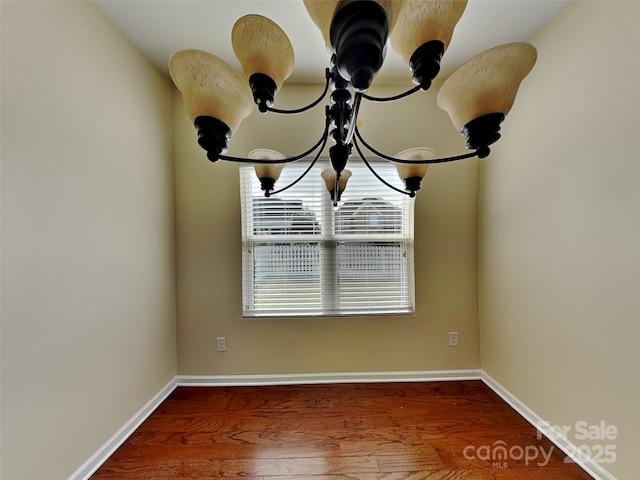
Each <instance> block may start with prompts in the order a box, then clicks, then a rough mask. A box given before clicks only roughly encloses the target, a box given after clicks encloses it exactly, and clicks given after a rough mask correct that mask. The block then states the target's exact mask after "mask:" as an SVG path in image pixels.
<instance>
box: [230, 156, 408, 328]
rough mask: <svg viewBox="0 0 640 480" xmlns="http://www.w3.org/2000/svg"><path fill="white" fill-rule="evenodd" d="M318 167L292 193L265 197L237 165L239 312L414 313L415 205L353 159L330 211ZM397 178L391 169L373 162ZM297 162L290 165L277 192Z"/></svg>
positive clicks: (249, 172) (292, 175) (247, 171)
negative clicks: (346, 180) (349, 173)
mask: <svg viewBox="0 0 640 480" xmlns="http://www.w3.org/2000/svg"><path fill="white" fill-rule="evenodd" d="M319 163H320V164H323V165H321V166H320V168H316V169H314V170H317V171H315V172H314V171H313V170H312V172H311V173H310V174H309V175H308V176H307V177H306V178H305V179H303V180H302V181H301V182H300V183H299V184H298V185H297V186H296V187H294V188H292V189H290V190H287V191H286V192H283V193H282V194H280V195H278V196H277V197H269V198H265V197H263V195H262V193H263V192H261V190H260V185H259V182H258V180H257V179H256V178H255V174H254V172H253V168H251V166H241V168H240V172H241V202H242V238H243V302H244V308H243V311H244V315H245V316H255V317H262V316H327V315H331V316H340V315H353V314H356V315H388V314H407V313H412V312H413V304H414V293H413V292H414V287H413V281H414V276H413V257H412V254H411V253H412V248H413V200H411V199H409V198H408V197H406V196H404V195H402V194H399V193H396V192H393V191H392V190H390V189H389V188H387V187H386V186H384V185H382V184H381V183H379V182H378V180H377V179H375V178H374V177H373V176H372V175H371V174H370V172H368V170H367V169H366V167H365V166H364V165H363V164H361V163H354V164H353V165H352V164H351V163H350V164H349V167H348V168H349V169H350V170H351V171H352V172H353V175H352V177H351V179H350V181H349V184H348V186H347V190H346V191H345V192H344V194H343V196H342V199H341V202H340V205H339V206H338V207H337V208H333V207H332V206H331V202H330V200H329V195H328V192H327V191H326V188H325V186H324V182H323V181H322V180H321V179H320V175H319V172H320V171H321V170H322V169H323V168H326V167H327V166H328V165H327V161H326V160H323V161H320V162H319ZM374 165H375V167H374V168H376V169H377V170H378V171H379V173H381V174H382V175H383V176H384V177H385V178H387V179H395V180H393V181H394V182H396V184H397V186H398V187H399V188H401V187H402V185H401V182H400V181H399V180H398V179H397V175H396V173H395V168H394V167H393V166H391V165H390V164H389V163H387V162H374ZM303 168H306V167H305V165H304V164H301V163H296V164H293V165H288V166H287V167H286V168H285V169H284V170H283V172H282V174H281V177H280V179H279V181H278V185H277V187H276V188H281V187H282V186H284V185H287V184H288V183H290V182H291V181H293V180H294V179H296V178H297V177H298V176H299V175H300V173H301V172H302V169H303Z"/></svg>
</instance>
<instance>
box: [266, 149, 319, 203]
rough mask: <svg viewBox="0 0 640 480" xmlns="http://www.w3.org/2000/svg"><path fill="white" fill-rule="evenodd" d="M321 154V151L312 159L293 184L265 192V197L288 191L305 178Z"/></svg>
mask: <svg viewBox="0 0 640 480" xmlns="http://www.w3.org/2000/svg"><path fill="white" fill-rule="evenodd" d="M321 153H322V150H320V151H319V152H318V154H317V155H316V156H315V157H314V159H313V161H312V162H311V163H310V164H309V166H308V167H307V168H306V170H305V171H304V172H302V175H300V176H299V177H298V178H296V179H295V180H294V181H293V182H291V183H290V184H289V185H287V186H286V187H282V188H281V189H280V190H275V191H273V192H267V193H265V196H267V197H270V196H271V195H277V194H279V193H282V192H284V191H285V190H289V189H290V188H291V187H293V186H294V185H296V184H297V183H298V182H299V181H300V180H302V179H303V178H304V177H306V176H307V173H309V172H310V171H311V169H312V168H313V167H314V165H315V164H316V162H317V161H318V159H319V158H320V154H321Z"/></svg>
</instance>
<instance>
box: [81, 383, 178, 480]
mask: <svg viewBox="0 0 640 480" xmlns="http://www.w3.org/2000/svg"><path fill="white" fill-rule="evenodd" d="M177 384H178V383H177V377H173V378H172V379H171V380H170V381H169V383H167V384H166V385H165V386H164V387H163V388H162V389H161V390H160V391H159V392H158V393H156V394H155V395H154V396H153V398H152V399H151V400H149V401H148V402H147V403H146V404H145V405H144V407H142V408H141V409H140V410H139V411H138V413H136V414H135V415H134V416H133V417H131V419H130V420H129V421H128V422H127V423H125V424H124V425H123V426H122V428H120V430H118V431H117V432H116V433H115V434H114V435H113V436H112V437H111V438H110V439H109V440H107V441H106V443H105V444H104V445H102V447H100V448H99V449H98V451H96V453H94V454H93V455H92V456H91V458H89V459H88V460H87V461H86V462H84V464H83V465H82V466H81V467H80V468H78V470H76V471H75V472H74V473H73V475H71V476H70V477H69V480H86V479H88V478H89V477H91V475H93V474H94V473H95V472H96V470H98V468H100V466H101V465H102V464H103V463H104V462H106V461H107V459H108V458H109V457H110V456H111V455H113V452H115V451H116V450H117V449H118V447H119V446H120V445H122V444H123V443H124V442H125V440H127V438H129V437H130V436H131V434H132V433H133V432H135V431H136V429H137V428H138V427H139V426H140V425H141V424H142V422H144V421H145V420H146V419H147V417H148V416H149V415H151V413H153V411H154V410H155V409H156V408H158V406H159V405H160V404H161V403H162V402H163V401H164V400H165V398H167V397H168V396H169V394H170V393H171V392H173V391H174V390H175V388H176V386H177Z"/></svg>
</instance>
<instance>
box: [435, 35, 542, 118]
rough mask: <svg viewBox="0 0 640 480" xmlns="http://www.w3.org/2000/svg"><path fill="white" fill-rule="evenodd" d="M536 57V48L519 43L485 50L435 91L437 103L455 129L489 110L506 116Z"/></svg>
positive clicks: (487, 112)
mask: <svg viewBox="0 0 640 480" xmlns="http://www.w3.org/2000/svg"><path fill="white" fill-rule="evenodd" d="M536 58H537V52H536V49H535V47H533V46H532V45H530V44H528V43H522V42H518V43H508V44H505V45H501V46H499V47H495V48H492V49H490V50H486V51H485V52H483V53H481V54H480V55H478V56H476V57H474V58H472V59H471V60H469V61H468V62H467V63H465V64H464V65H462V66H461V67H460V68H459V69H458V70H456V71H455V72H454V73H453V74H452V75H451V76H450V77H449V78H447V80H446V81H445V82H444V83H443V84H442V87H441V88H440V91H439V92H438V99H437V101H438V106H439V107H440V108H441V109H442V110H444V111H446V112H447V113H448V114H449V117H451V122H452V123H453V125H454V126H455V127H456V128H457V129H458V130H461V129H462V127H463V126H464V125H466V124H467V123H468V122H470V121H471V120H474V119H476V118H478V117H481V116H483V115H486V114H489V113H502V114H504V115H506V114H507V113H509V111H510V110H511V107H512V106H513V102H514V100H515V98H516V93H517V92H518V87H519V86H520V83H521V82H522V80H523V79H524V77H526V76H527V74H528V73H529V72H530V71H531V69H532V68H533V65H534V64H535V63H536Z"/></svg>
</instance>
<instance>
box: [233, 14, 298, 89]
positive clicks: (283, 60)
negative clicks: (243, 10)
mask: <svg viewBox="0 0 640 480" xmlns="http://www.w3.org/2000/svg"><path fill="white" fill-rule="evenodd" d="M231 45H232V46H233V51H234V53H235V54H236V57H237V58H238V60H239V61H240V63H241V64H242V71H243V73H244V76H245V78H246V79H247V80H249V79H250V78H251V75H253V74H254V73H262V74H264V75H267V76H269V77H270V78H271V79H272V80H273V81H274V82H275V83H276V86H277V88H278V89H280V88H281V87H282V84H283V83H284V81H285V80H286V79H287V78H289V75H291V73H292V72H293V64H294V62H295V57H294V54H293V47H292V46H291V42H290V41H289V38H288V37H287V35H286V34H285V33H284V32H283V31H282V29H281V28H280V27H279V26H278V25H277V24H276V23H275V22H273V21H272V20H270V19H268V18H267V17H263V16H262V15H254V14H252V15H245V16H244V17H241V18H239V19H238V21H236V23H235V25H234V26H233V30H232V31H231Z"/></svg>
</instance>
